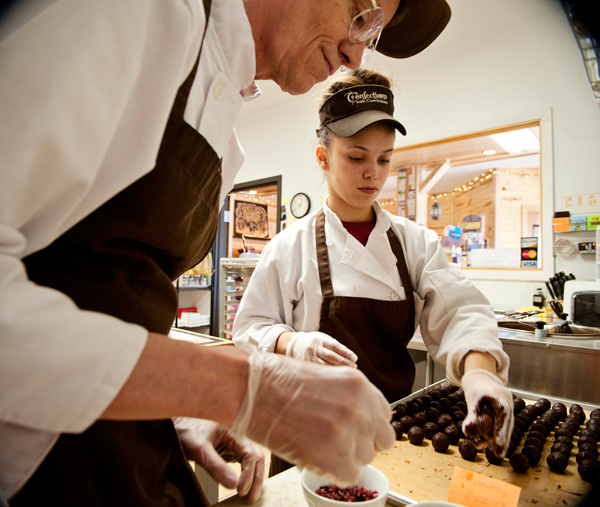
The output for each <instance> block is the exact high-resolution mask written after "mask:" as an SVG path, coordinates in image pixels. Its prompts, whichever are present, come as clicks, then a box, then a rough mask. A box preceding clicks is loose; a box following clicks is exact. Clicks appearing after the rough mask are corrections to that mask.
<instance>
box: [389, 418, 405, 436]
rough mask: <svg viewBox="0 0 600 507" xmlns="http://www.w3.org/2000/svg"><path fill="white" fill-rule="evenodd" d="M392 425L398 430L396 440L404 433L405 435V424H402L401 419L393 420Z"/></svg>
mask: <svg viewBox="0 0 600 507" xmlns="http://www.w3.org/2000/svg"><path fill="white" fill-rule="evenodd" d="M392 426H393V428H394V431H395V432H396V440H400V439H401V438H402V435H404V426H402V423H401V422H400V421H392Z"/></svg>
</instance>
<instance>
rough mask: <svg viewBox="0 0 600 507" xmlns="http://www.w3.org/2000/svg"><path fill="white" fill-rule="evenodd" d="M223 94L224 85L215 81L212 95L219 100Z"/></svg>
mask: <svg viewBox="0 0 600 507" xmlns="http://www.w3.org/2000/svg"><path fill="white" fill-rule="evenodd" d="M224 96H225V85H223V84H222V83H217V84H216V85H215V87H214V88H213V97H214V98H215V99H216V100H221V99H222V98H223V97H224Z"/></svg>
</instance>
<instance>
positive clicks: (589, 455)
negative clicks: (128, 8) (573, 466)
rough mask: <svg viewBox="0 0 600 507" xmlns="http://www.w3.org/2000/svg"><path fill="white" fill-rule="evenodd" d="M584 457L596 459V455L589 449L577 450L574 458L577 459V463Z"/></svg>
mask: <svg viewBox="0 0 600 507" xmlns="http://www.w3.org/2000/svg"><path fill="white" fill-rule="evenodd" d="M584 459H591V460H592V461H596V456H594V453H591V452H590V451H579V452H578V453H577V457H576V458H575V460H576V461H577V463H581V462H582V461H583V460H584Z"/></svg>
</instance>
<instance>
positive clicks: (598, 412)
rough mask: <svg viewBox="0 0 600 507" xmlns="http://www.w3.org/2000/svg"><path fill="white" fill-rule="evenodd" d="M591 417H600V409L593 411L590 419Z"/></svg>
mask: <svg viewBox="0 0 600 507" xmlns="http://www.w3.org/2000/svg"><path fill="white" fill-rule="evenodd" d="M591 417H600V408H595V409H594V410H592V411H591V412H590V418H591Z"/></svg>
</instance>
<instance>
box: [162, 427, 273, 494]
mask: <svg viewBox="0 0 600 507" xmlns="http://www.w3.org/2000/svg"><path fill="white" fill-rule="evenodd" d="M173 422H174V424H175V429H176V430H177V434H178V435H179V439H180V440H181V444H182V446H183V449H184V450H185V453H186V456H187V457H188V459H191V460H193V461H195V462H196V463H197V464H199V465H200V466H202V467H204V468H205V469H206V471H207V472H208V473H209V474H210V475H211V476H212V477H213V479H215V480H216V481H217V482H219V484H222V485H223V486H225V487H226V488H228V489H236V488H237V492H238V494H239V495H240V496H242V497H246V498H247V499H248V500H249V501H250V502H255V501H256V500H258V499H259V498H260V494H261V492H262V485H263V480H264V474H265V455H264V453H263V451H262V449H261V448H260V446H258V445H257V444H256V443H254V442H252V441H251V440H248V439H247V438H244V439H243V440H242V441H240V442H238V441H236V440H235V438H234V437H233V433H232V432H231V430H230V429H229V428H228V427H227V426H223V425H222V424H219V423H217V422H214V421H207V420H204V419H193V418H189V417H180V418H176V419H174V421H173ZM221 454H225V455H228V456H230V457H231V458H232V459H231V460H229V461H239V462H240V464H241V465H242V470H241V473H240V476H239V478H238V477H237V475H236V473H235V472H234V471H233V470H232V469H231V468H230V467H229V466H228V465H227V462H226V461H225V459H223V457H222V456H221Z"/></svg>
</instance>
